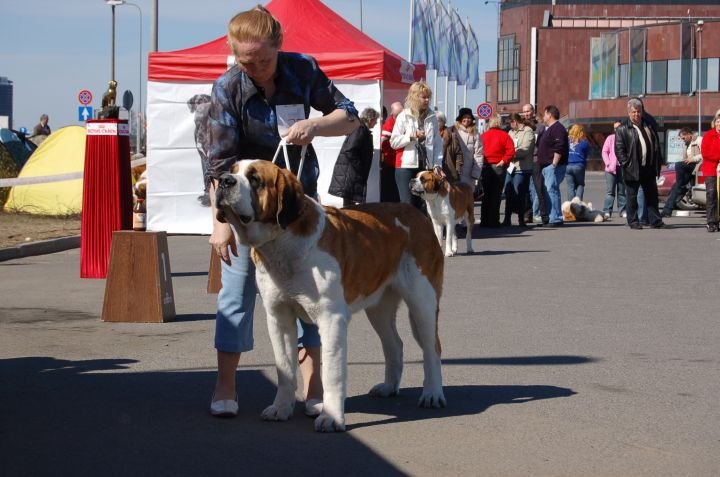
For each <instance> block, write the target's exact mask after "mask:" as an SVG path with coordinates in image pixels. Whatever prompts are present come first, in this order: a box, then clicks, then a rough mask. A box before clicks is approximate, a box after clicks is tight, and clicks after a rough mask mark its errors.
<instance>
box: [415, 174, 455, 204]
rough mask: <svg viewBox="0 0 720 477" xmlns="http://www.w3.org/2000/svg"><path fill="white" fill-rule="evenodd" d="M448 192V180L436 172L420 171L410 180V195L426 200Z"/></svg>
mask: <svg viewBox="0 0 720 477" xmlns="http://www.w3.org/2000/svg"><path fill="white" fill-rule="evenodd" d="M446 190H447V179H445V178H444V177H443V176H441V175H440V174H438V173H436V172H434V171H420V172H418V173H417V175H416V176H415V177H414V178H412V179H411V180H410V193H411V194H413V195H416V196H418V197H423V198H425V197H426V196H427V195H430V194H442V193H443V191H446Z"/></svg>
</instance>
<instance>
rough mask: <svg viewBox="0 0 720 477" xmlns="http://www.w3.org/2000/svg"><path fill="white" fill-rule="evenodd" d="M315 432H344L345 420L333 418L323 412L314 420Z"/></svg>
mask: <svg viewBox="0 0 720 477" xmlns="http://www.w3.org/2000/svg"><path fill="white" fill-rule="evenodd" d="M315 430H316V431H317V432H345V419H343V418H333V417H332V416H331V415H330V414H328V413H326V412H323V413H322V414H320V415H319V416H318V417H317V418H316V419H315Z"/></svg>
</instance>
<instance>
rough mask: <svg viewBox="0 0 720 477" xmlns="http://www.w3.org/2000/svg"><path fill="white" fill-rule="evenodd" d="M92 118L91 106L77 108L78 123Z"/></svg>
mask: <svg viewBox="0 0 720 477" xmlns="http://www.w3.org/2000/svg"><path fill="white" fill-rule="evenodd" d="M92 117H93V108H92V106H78V121H83V122H84V121H87V120H88V119H92Z"/></svg>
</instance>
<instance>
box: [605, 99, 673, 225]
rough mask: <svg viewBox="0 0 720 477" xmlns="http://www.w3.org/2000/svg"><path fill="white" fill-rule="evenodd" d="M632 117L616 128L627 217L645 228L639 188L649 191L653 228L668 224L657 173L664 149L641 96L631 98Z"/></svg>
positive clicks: (629, 111)
mask: <svg viewBox="0 0 720 477" xmlns="http://www.w3.org/2000/svg"><path fill="white" fill-rule="evenodd" d="M627 111H628V119H626V120H624V121H622V125H621V126H620V127H619V128H617V130H616V131H615V155H616V156H617V159H618V163H619V164H620V165H621V166H622V168H623V177H624V180H625V194H626V196H627V221H628V225H629V226H630V228H631V229H633V230H640V229H642V225H640V221H639V219H638V200H637V195H638V189H639V188H640V187H642V188H643V191H644V192H645V204H646V206H647V213H648V217H647V219H648V222H649V224H650V228H654V229H658V228H662V227H665V223H664V222H663V221H662V218H661V217H660V213H659V212H658V190H657V182H656V177H657V175H658V174H659V172H660V165H661V164H662V151H661V149H660V139H659V137H658V134H657V130H656V129H655V127H654V125H652V123H651V122H650V121H647V120H646V119H645V118H644V117H643V103H642V101H640V100H639V99H637V98H633V99H631V100H629V101H628V105H627Z"/></svg>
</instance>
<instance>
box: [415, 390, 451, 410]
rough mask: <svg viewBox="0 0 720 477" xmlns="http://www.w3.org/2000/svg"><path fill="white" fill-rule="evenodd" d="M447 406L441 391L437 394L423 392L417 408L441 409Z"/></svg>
mask: <svg viewBox="0 0 720 477" xmlns="http://www.w3.org/2000/svg"><path fill="white" fill-rule="evenodd" d="M445 406H447V401H446V400H445V395H444V394H443V392H442V390H440V391H439V392H429V391H423V393H422V396H420V400H419V401H418V407H434V408H438V409H439V408H441V407H445Z"/></svg>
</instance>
